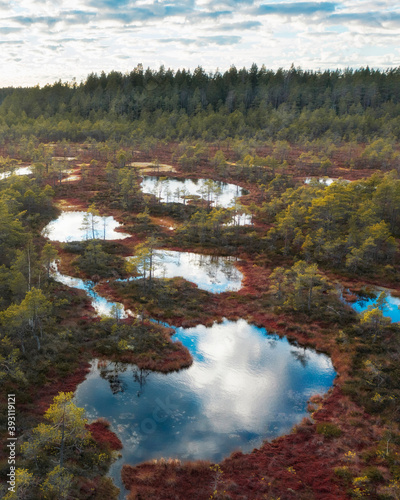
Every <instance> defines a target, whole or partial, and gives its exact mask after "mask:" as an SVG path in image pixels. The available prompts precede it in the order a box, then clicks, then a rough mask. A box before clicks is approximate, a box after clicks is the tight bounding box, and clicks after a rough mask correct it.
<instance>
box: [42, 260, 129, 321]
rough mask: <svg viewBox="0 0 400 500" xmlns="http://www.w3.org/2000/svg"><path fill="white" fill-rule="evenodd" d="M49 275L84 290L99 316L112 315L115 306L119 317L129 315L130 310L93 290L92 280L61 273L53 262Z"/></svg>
mask: <svg viewBox="0 0 400 500" xmlns="http://www.w3.org/2000/svg"><path fill="white" fill-rule="evenodd" d="M51 277H52V278H53V279H55V280H56V281H58V282H59V283H62V284H63V285H67V286H69V287H71V288H77V289H78V290H85V292H86V293H87V295H88V296H89V297H90V299H91V304H92V306H93V308H94V310H95V311H96V312H97V314H98V315H99V316H106V317H114V314H115V308H116V307H118V309H119V311H120V317H121V318H125V317H127V316H128V315H131V314H130V311H125V309H124V306H123V305H122V304H120V303H119V302H111V301H109V300H107V299H105V298H104V297H102V296H101V295H99V294H98V293H97V292H95V291H94V289H93V288H94V286H95V283H94V282H93V281H90V280H82V279H81V278H74V277H73V276H67V275H66V274H61V273H60V272H59V270H58V269H57V265H56V264H55V263H53V265H52V270H51Z"/></svg>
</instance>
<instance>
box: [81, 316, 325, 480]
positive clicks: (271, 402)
mask: <svg viewBox="0 0 400 500" xmlns="http://www.w3.org/2000/svg"><path fill="white" fill-rule="evenodd" d="M174 339H175V340H180V341H181V342H182V343H183V344H184V345H185V346H186V347H187V348H188V349H189V350H190V352H191V354H192V356H193V359H194V361H193V364H192V366H191V367H190V368H188V369H185V370H180V371H179V372H174V373H169V374H160V373H156V372H150V371H140V370H138V369H137V367H135V366H134V365H122V364H120V365H117V364H115V363H111V362H110V363H107V362H106V363H103V364H102V365H100V366H99V365H98V363H97V362H96V360H94V361H93V363H92V368H91V371H90V373H89V374H88V376H87V379H86V380H85V381H84V382H82V384H80V385H79V386H78V388H77V390H76V395H75V403H76V404H77V405H78V406H81V407H84V408H85V409H86V411H87V416H88V418H90V419H95V418H98V417H105V418H106V419H107V420H108V421H109V422H110V423H111V428H112V430H113V431H115V432H116V433H117V435H118V437H119V438H120V439H121V441H122V443H123V446H124V448H123V449H122V451H121V453H122V458H121V459H120V460H118V461H117V462H115V463H114V464H113V465H112V467H111V470H110V475H111V476H112V477H113V479H114V481H115V483H116V484H117V485H118V486H119V487H121V479H120V472H121V468H122V465H123V464H124V463H127V464H133V465H134V464H138V463H139V462H143V461H146V460H151V459H156V458H157V459H159V458H161V457H164V458H167V457H171V458H178V459H181V460H194V459H208V460H211V461H214V462H217V461H220V460H221V459H222V458H223V457H226V456H228V455H229V454H230V453H231V452H233V451H234V450H238V449H240V450H242V451H244V452H248V451H250V450H252V449H253V448H254V447H258V446H260V445H261V444H262V442H263V440H264V439H266V438H274V437H276V436H279V435H282V434H285V433H287V432H289V430H290V429H291V428H292V427H293V426H294V425H295V424H296V423H298V422H300V421H301V419H302V418H303V417H304V416H305V415H307V411H306V406H307V400H308V399H309V398H310V396H312V395H313V394H317V393H318V394H323V393H325V392H326V391H327V390H328V389H329V387H331V385H332V383H333V379H334V377H335V371H334V369H333V367H332V363H331V361H330V359H329V357H328V356H326V355H324V354H318V353H316V352H315V351H313V350H311V349H304V348H300V347H296V346H293V345H290V344H289V342H288V341H287V339H285V338H283V339H280V338H279V337H277V336H274V335H268V334H267V332H266V330H265V329H264V328H257V327H256V326H253V325H250V324H249V323H247V322H246V321H245V320H243V319H240V320H238V321H228V320H224V321H223V322H222V323H221V324H217V323H214V325H213V326H212V327H206V326H204V325H198V326H196V327H194V328H188V329H184V328H177V329H176V334H175V335H174ZM122 489H123V487H122Z"/></svg>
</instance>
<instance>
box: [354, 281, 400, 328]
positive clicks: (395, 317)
mask: <svg viewBox="0 0 400 500" xmlns="http://www.w3.org/2000/svg"><path fill="white" fill-rule="evenodd" d="M381 291H384V292H385V293H386V295H387V297H386V305H385V306H384V308H383V310H382V313H383V315H384V316H386V317H387V318H390V319H391V320H392V322H396V321H400V309H399V306H400V298H398V297H394V296H393V295H392V294H391V293H390V290H387V289H383V288H382V289H376V290H375V293H376V296H375V297H372V298H367V297H365V298H359V299H358V300H357V301H356V302H352V303H351V304H350V305H351V306H352V307H353V309H355V310H356V311H357V312H358V313H362V312H363V311H366V310H367V309H368V307H374V304H375V302H376V299H377V298H378V296H379V294H380V292H381Z"/></svg>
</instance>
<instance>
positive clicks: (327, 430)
mask: <svg viewBox="0 0 400 500" xmlns="http://www.w3.org/2000/svg"><path fill="white" fill-rule="evenodd" d="M317 433H318V434H323V435H324V436H325V437H327V438H334V437H339V436H341V434H342V431H341V430H340V428H339V427H338V426H337V425H335V424H332V423H330V422H320V423H319V424H317Z"/></svg>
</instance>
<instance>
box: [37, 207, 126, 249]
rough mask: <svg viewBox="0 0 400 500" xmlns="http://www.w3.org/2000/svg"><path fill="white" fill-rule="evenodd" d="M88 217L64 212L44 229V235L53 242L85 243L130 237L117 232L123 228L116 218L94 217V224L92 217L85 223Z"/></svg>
mask: <svg viewBox="0 0 400 500" xmlns="http://www.w3.org/2000/svg"><path fill="white" fill-rule="evenodd" d="M87 216H88V213H87V212H84V211H71V212H63V213H62V214H61V215H60V217H58V219H56V220H54V221H51V222H50V223H49V224H47V226H46V227H45V228H44V229H43V231H42V234H43V235H44V236H46V237H47V238H49V240H51V241H63V242H66V241H84V240H87V239H91V238H98V239H105V240H121V239H124V238H128V237H129V236H130V235H129V234H125V233H120V232H118V231H116V229H117V228H122V226H121V224H120V223H119V222H117V221H116V220H115V219H114V217H112V216H107V217H101V216H97V215H96V216H94V217H93V224H92V221H91V216H90V215H89V220H88V221H87V222H85V217H87Z"/></svg>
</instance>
